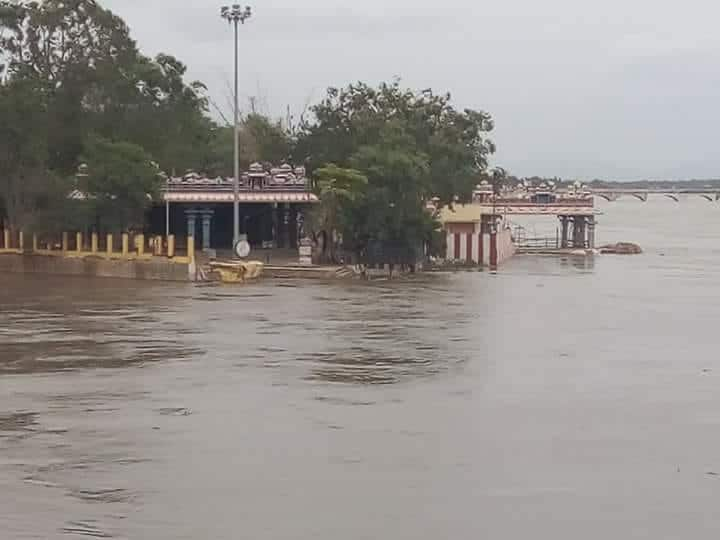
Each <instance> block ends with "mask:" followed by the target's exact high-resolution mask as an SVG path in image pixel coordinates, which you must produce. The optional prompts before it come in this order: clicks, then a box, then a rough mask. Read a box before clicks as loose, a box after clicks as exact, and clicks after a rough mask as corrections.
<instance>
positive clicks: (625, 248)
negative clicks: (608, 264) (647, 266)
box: [600, 242, 643, 255]
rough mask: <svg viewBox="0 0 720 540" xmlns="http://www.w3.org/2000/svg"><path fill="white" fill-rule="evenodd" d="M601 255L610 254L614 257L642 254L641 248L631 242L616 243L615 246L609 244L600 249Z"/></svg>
mask: <svg viewBox="0 0 720 540" xmlns="http://www.w3.org/2000/svg"><path fill="white" fill-rule="evenodd" d="M600 252H601V253H611V254H615V255H638V254H640V253H642V252H643V251H642V248H641V247H640V246H638V245H637V244H633V243H631V242H618V243H617V244H609V245H607V246H603V247H601V248H600Z"/></svg>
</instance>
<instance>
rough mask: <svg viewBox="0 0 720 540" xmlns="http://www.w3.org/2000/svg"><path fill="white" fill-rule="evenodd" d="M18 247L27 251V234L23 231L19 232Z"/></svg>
mask: <svg viewBox="0 0 720 540" xmlns="http://www.w3.org/2000/svg"><path fill="white" fill-rule="evenodd" d="M18 248H19V249H20V251H25V235H23V232H22V231H20V232H19V233H18Z"/></svg>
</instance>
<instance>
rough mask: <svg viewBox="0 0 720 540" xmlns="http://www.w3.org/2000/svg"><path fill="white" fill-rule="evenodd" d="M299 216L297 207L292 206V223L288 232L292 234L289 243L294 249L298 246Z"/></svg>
mask: <svg viewBox="0 0 720 540" xmlns="http://www.w3.org/2000/svg"><path fill="white" fill-rule="evenodd" d="M298 216H299V214H298V209H297V207H296V206H292V207H291V208H290V223H289V224H288V233H289V235H290V239H289V241H288V245H289V247H291V248H293V249H297V247H298Z"/></svg>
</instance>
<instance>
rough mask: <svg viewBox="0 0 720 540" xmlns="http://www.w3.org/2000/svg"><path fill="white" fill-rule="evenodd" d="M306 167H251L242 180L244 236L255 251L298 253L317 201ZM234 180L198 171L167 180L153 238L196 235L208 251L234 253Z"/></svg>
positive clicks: (155, 216)
mask: <svg viewBox="0 0 720 540" xmlns="http://www.w3.org/2000/svg"><path fill="white" fill-rule="evenodd" d="M310 187H311V186H310V182H309V180H308V178H307V177H306V175H305V169H304V168H303V167H292V166H291V165H287V164H284V165H282V166H280V167H273V166H269V165H263V164H260V163H253V164H252V165H251V166H250V168H249V169H248V170H247V171H245V172H244V173H243V174H242V175H241V177H240V183H239V195H238V202H239V205H240V232H241V233H242V234H243V235H245V237H246V239H247V241H248V243H249V244H250V245H251V246H252V247H253V248H255V249H259V248H292V249H297V248H298V245H299V239H300V238H302V236H303V229H304V220H305V214H306V212H307V210H308V209H309V207H310V206H311V205H312V204H315V203H317V202H319V200H318V198H317V196H316V195H315V194H314V193H312V192H311V191H310ZM234 200H235V193H234V179H233V178H226V177H217V178H211V177H207V176H203V175H200V174H197V173H194V172H190V173H187V174H185V175H184V176H181V177H171V178H169V179H168V180H167V183H166V186H165V191H164V193H163V201H164V204H160V205H156V206H155V207H153V209H152V211H151V215H150V223H149V225H150V232H151V233H152V234H174V235H176V237H178V239H179V242H182V238H188V237H190V236H193V237H194V238H195V243H196V245H197V246H198V247H199V248H201V249H204V250H208V249H219V250H225V249H227V250H229V249H232V247H233V246H232V242H233V202H234Z"/></svg>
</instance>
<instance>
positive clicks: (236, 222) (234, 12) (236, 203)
mask: <svg viewBox="0 0 720 540" xmlns="http://www.w3.org/2000/svg"><path fill="white" fill-rule="evenodd" d="M251 15H252V10H251V9H250V7H249V6H245V7H242V6H241V5H240V4H233V5H232V6H223V7H221V8H220V16H221V17H222V18H223V19H225V20H226V21H227V22H228V24H232V25H233V26H234V27H235V97H234V101H235V111H234V113H235V123H234V126H233V127H234V130H235V180H234V182H233V251H234V249H235V246H236V245H237V243H238V242H239V241H240V132H239V131H238V121H239V114H240V113H239V110H238V26H239V25H240V24H245V21H246V20H248V19H249V18H250V16H251Z"/></svg>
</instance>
